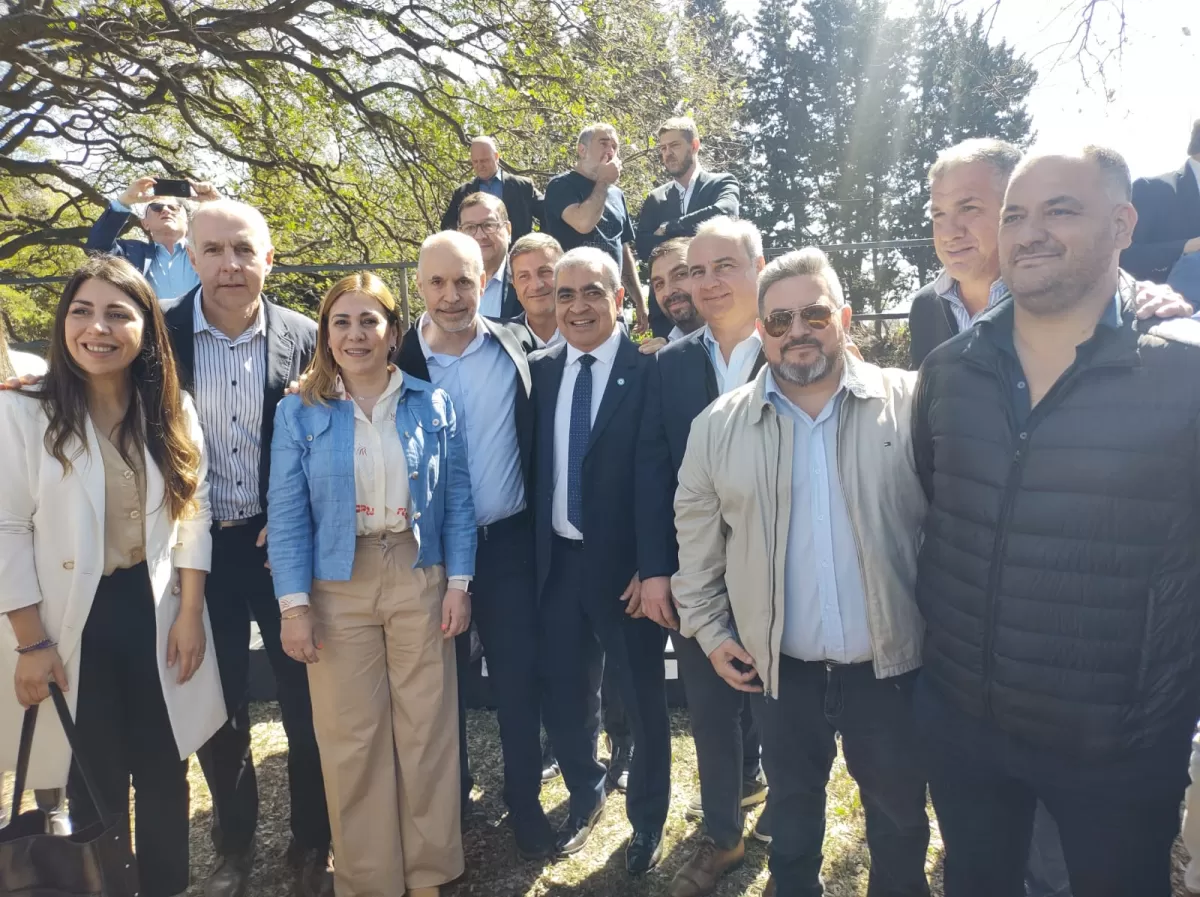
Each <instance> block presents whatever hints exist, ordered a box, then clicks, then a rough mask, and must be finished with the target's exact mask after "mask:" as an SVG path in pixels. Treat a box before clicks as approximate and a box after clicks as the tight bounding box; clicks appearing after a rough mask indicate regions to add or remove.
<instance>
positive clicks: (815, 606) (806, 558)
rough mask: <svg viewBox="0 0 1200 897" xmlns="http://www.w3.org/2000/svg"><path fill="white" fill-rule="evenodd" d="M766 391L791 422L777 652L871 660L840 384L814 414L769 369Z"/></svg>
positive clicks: (839, 659)
mask: <svg viewBox="0 0 1200 897" xmlns="http://www.w3.org/2000/svg"><path fill="white" fill-rule="evenodd" d="M766 378H767V379H766V395H767V398H768V399H769V400H770V402H771V404H772V405H774V406H775V410H776V411H777V412H778V413H779V415H780V417H781V418H782V419H783V420H782V421H781V423H784V424H785V425H786V421H788V420H790V421H791V422H792V427H793V441H792V445H793V449H792V495H791V511H790V516H789V521H788V539H787V557H786V559H785V561H784V580H785V581H784V589H783V594H784V612H783V638H782V642H781V645H780V650H781V651H782V652H783V653H784V654H786V655H787V656H788V657H794V658H797V659H798V660H807V661H833V662H835V663H861V662H863V661H868V660H870V659H871V656H872V652H871V631H870V629H869V627H868V625H867V599H866V593H865V592H864V590H863V578H862V569H861V567H860V566H859V560H858V543H857V540H856V539H855V537H854V528H853V525H852V524H851V522H850V512H849V511H848V510H847V508H846V496H845V493H844V492H843V491H842V481H841V477H840V476H839V473H838V466H837V440H838V433H837V429H838V412H839V411H840V410H841V407H842V403H843V402H845V401H846V388H845V384H844V383H843V384H842V386H841V387H839V389H838V392H837V394H836V395H835V396H834V397H833V398H832V399H830V400H829V402H828V403H827V404H826V405H825V407H824V408H823V409H822V410H821V413H820V414H818V415H817V417H816V419H815V420H814V419H813V418H811V417H809V416H808V415H807V414H806V413H805V412H804V411H802V410H801V409H800V408H799V407H797V406H796V405H794V404H793V403H792V402H791V401H790V400H789V399H788V398H787V397H786V396H784V395H783V393H782V392H780V391H779V387H778V385H777V384H776V382H775V378H774V377H773V376H772V375H771V372H770V371H768V372H767V375H766Z"/></svg>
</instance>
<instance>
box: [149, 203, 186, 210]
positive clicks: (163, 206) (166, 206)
mask: <svg viewBox="0 0 1200 897" xmlns="http://www.w3.org/2000/svg"><path fill="white" fill-rule="evenodd" d="M146 211H147V212H178V211H179V206H177V205H175V203H173V202H152V203H150V205H148V206H146Z"/></svg>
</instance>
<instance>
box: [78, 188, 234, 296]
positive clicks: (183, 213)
mask: <svg viewBox="0 0 1200 897" xmlns="http://www.w3.org/2000/svg"><path fill="white" fill-rule="evenodd" d="M220 198H221V195H220V194H219V193H218V192H217V190H216V188H215V187H213V185H212V184H209V183H206V182H205V183H197V182H196V181H189V180H172V179H168V178H156V177H153V176H149V175H147V176H146V177H140V178H138V179H136V180H135V181H133V183H131V184H130V185H129V186H128V187H127V188H126V189H125V192H124V193H122V194H121V195H120V196H118V197H117V198H116V199H114V200H113V201H112V203H111V204H110V205H109V207H108V208H107V209H105V210H104V214H103V215H101V216H100V220H99V221H97V222H96V223H95V224H94V225H92V231H91V233H90V234H88V240H87V244H86V245H85V246H84V249H86V250H87V251H88V252H105V253H110V254H112V255H117V256H120V257H121V258H123V259H125V260H126V261H127V262H129V263H130V264H131V265H133V266H134V267H135V268H137V269H138V270H139V271H141V272H142V276H143V277H145V278H146V280H148V281H149V282H150V286H151V287H153V288H154V293H155V295H156V296H158V298H159V299H160V300H163V301H165V300H167V299H175V298H178V297H179V296H182V295H184V294H185V293H187V292H189V291H190V290H192V289H193V288H194V287H196V286H197V285H198V284H199V283H200V280H199V278H198V277H197V276H196V271H195V269H193V268H192V263H191V261H190V260H189V259H188V254H187V247H186V238H187V231H188V209H187V206H186V205H185V204H184V201H185V200H187V199H190V200H193V201H195V202H208V201H210V200H214V199H220ZM139 204H141V205H143V208H142V213H141V217H140V219H139V224H140V225H141V227H142V230H144V231H145V232H146V235H147V236H148V237H149V238H150V240H149V241H145V240H129V239H125V240H122V239H119V237H120V234H121V231H122V230H124V229H125V226H126V225H127V224H128V223H129V219H130V218H131V217H132V216H133V215H134V209H133V206H135V205H139Z"/></svg>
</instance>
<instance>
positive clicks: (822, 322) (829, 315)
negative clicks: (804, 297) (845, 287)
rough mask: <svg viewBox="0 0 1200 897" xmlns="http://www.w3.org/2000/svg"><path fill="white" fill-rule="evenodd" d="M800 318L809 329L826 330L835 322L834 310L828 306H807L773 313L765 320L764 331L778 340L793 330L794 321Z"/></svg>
mask: <svg viewBox="0 0 1200 897" xmlns="http://www.w3.org/2000/svg"><path fill="white" fill-rule="evenodd" d="M796 317H799V318H800V320H801V321H803V322H804V323H805V325H807V326H808V327H809V328H811V329H813V330H824V329H825V328H826V327H828V326H829V322H830V321H832V320H833V309H832V308H830V307H829V306H828V305H806V306H804V308H789V309H783V310H780V311H773V312H771V313H770V314H769V315H767V316H766V317H765V318H763V330H765V331H767V335H768V336H773V337H775V338H776V339H778V338H779V337H781V336H783V335H784V334H786V333H787V332H788V331H789V330H791V329H792V321H793V319H795V318H796Z"/></svg>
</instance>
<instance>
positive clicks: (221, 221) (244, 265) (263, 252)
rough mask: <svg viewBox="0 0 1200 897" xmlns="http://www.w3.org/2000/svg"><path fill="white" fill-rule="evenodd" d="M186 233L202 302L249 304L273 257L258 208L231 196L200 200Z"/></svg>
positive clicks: (228, 307) (227, 306)
mask: <svg viewBox="0 0 1200 897" xmlns="http://www.w3.org/2000/svg"><path fill="white" fill-rule="evenodd" d="M187 237H188V256H189V257H190V258H191V260H192V267H194V268H195V269H196V274H197V275H198V276H199V278H200V288H201V291H202V294H201V295H202V301H203V303H204V306H205V308H206V309H207V308H208V307H210V306H214V305H215V306H217V307H219V308H221V309H223V310H225V311H228V312H230V313H232V312H235V311H238V310H239V309H250V308H252V307H253V306H254V305H255V303H257V302H258V299H259V297H260V296H261V295H262V287H263V282H264V281H265V280H266V277H267V275H268V274H269V273H270V271H271V265H272V263H273V262H274V260H275V249H274V247H273V246H272V245H271V231H270V228H268V227H267V221H266V219H265V218H263V216H262V213H261V212H260V211H258V209H256V208H254V207H253V206H249V205H246V203H244V202H238V201H237V200H233V199H218V200H214V201H213V202H207V203H203V204H202V205H201V206H200V207H199V208H198V209H197V210H196V213H195V214H194V215H193V216H192V225H191V227H190V228H189V229H188V235H187Z"/></svg>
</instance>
